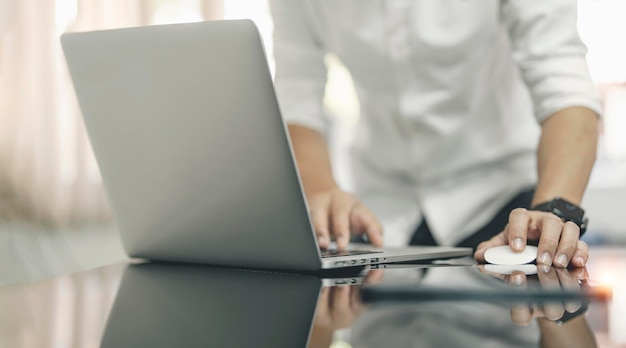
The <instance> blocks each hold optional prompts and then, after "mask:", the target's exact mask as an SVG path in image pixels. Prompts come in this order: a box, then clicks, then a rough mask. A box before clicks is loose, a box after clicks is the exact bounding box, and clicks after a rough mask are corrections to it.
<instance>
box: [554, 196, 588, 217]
mask: <svg viewBox="0 0 626 348" xmlns="http://www.w3.org/2000/svg"><path fill="white" fill-rule="evenodd" d="M553 204H554V208H555V209H558V210H559V211H560V212H561V213H562V214H563V217H566V218H568V219H571V220H575V221H582V219H583V216H584V215H585V211H584V210H582V209H581V208H580V207H578V206H577V205H576V204H572V203H570V202H568V201H566V200H563V199H560V198H559V199H555V200H554V202H553Z"/></svg>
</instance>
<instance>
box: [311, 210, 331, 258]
mask: <svg viewBox="0 0 626 348" xmlns="http://www.w3.org/2000/svg"><path fill="white" fill-rule="evenodd" d="M311 223H313V229H314V230H315V235H316V236H317V243H318V244H319V246H320V248H322V249H326V248H328V244H329V243H330V235H329V232H328V210H327V207H320V208H315V209H313V210H311Z"/></svg>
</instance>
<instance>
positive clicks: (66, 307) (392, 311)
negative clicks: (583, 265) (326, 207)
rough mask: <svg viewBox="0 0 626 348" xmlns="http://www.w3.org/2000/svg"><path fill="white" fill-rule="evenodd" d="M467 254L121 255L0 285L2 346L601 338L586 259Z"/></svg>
mask: <svg viewBox="0 0 626 348" xmlns="http://www.w3.org/2000/svg"><path fill="white" fill-rule="evenodd" d="M465 262H466V261H458V260H457V261H454V262H451V264H434V265H408V266H406V265H403V266H401V267H400V266H389V267H387V268H384V267H381V268H379V269H373V270H364V271H363V272H361V273H358V274H357V273H340V274H338V273H334V274H323V275H319V274H304V275H298V274H287V273H272V272H260V271H245V270H236V269H224V268H215V267H209V266H197V265H177V264H162V263H118V264H113V265H109V266H105V267H100V268H96V269H92V270H88V271H84V272H79V273H75V274H71V275H67V276H62V277H58V278H54V279H50V280H46V281H40V282H35V283H30V284H22V285H13V286H7V287H1V288H0V313H1V314H0V347H10V348H18V347H26V348H30V347H33V348H35V347H36V348H46V347H98V346H102V347H156V348H158V347H305V346H310V347H329V346H332V347H349V346H353V347H383V346H384V347H537V346H546V347H561V346H563V347H593V346H595V345H596V343H595V342H596V341H600V342H602V339H603V338H602V337H600V339H598V335H597V332H598V327H600V326H602V323H600V321H601V320H602V318H600V316H598V315H597V314H594V313H598V311H597V310H596V311H595V312H594V313H592V312H593V308H594V306H595V307H598V306H599V307H601V308H605V307H606V304H607V303H608V302H607V301H609V297H610V295H611V291H610V289H608V288H607V287H604V286H602V287H598V286H591V287H589V285H590V284H589V282H587V281H581V280H582V279H585V278H587V275H588V274H587V270H584V269H575V270H569V271H567V270H557V269H554V268H548V269H545V270H542V269H537V268H535V269H534V271H533V267H530V269H525V270H523V272H519V271H518V272H515V273H512V274H507V273H510V272H509V271H505V270H501V269H500V270H494V269H490V268H489V267H487V268H484V267H480V266H475V265H469V266H464V265H463V264H464V263H465ZM459 264H461V265H459ZM525 273H528V274H525ZM533 273H536V274H533ZM591 273H592V272H591ZM591 279H593V273H592V277H591ZM591 285H593V283H591ZM586 306H591V309H592V310H591V311H590V312H589V314H588V315H579V316H574V317H573V318H567V316H568V313H570V312H574V313H575V312H577V311H579V312H580V311H582V310H581V308H584V307H586ZM603 306H604V307H603ZM600 312H601V311H600ZM605 314H606V313H605ZM537 318H539V319H537ZM568 319H569V320H568ZM561 321H565V323H561ZM602 334H604V333H602ZM606 346H607V347H609V346H608V345H606ZM618 346H619V345H614V346H610V347H618Z"/></svg>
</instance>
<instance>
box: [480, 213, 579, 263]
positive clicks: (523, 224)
mask: <svg viewBox="0 0 626 348" xmlns="http://www.w3.org/2000/svg"><path fill="white" fill-rule="evenodd" d="M579 237H580V228H579V227H578V225H576V224H575V223H573V222H571V221H570V222H565V223H564V222H563V221H561V219H560V218H559V217H557V216H556V215H554V214H552V213H546V212H541V211H530V210H526V209H523V208H518V209H515V210H513V211H512V212H511V214H510V215H509V223H508V224H507V226H506V227H505V228H504V231H502V232H500V233H499V234H497V235H496V236H495V237H493V238H491V239H490V240H488V241H486V242H482V243H480V244H479V245H478V247H477V248H476V253H475V254H474V257H475V258H476V260H477V261H478V262H481V263H484V262H485V250H487V248H490V247H494V246H500V245H510V246H511V250H513V251H517V252H521V251H523V250H524V248H525V247H526V244H527V243H528V242H538V245H537V248H538V250H537V263H538V264H544V265H548V266H551V265H554V266H555V267H567V266H568V265H570V264H571V265H572V266H575V267H584V266H585V264H586V263H587V259H588V258H589V247H588V246H587V244H586V243H585V242H583V241H580V240H578V238H579ZM529 244H531V243H529Z"/></svg>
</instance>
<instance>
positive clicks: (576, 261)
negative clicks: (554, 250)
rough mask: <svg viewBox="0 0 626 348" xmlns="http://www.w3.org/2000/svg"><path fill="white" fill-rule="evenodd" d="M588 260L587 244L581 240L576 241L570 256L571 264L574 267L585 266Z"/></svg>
mask: <svg viewBox="0 0 626 348" xmlns="http://www.w3.org/2000/svg"><path fill="white" fill-rule="evenodd" d="M587 260H589V246H588V245H587V243H585V242H584V241H582V240H579V241H578V242H576V251H575V252H574V256H573V257H572V262H571V265H572V266H574V267H585V266H586V265H587Z"/></svg>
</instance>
